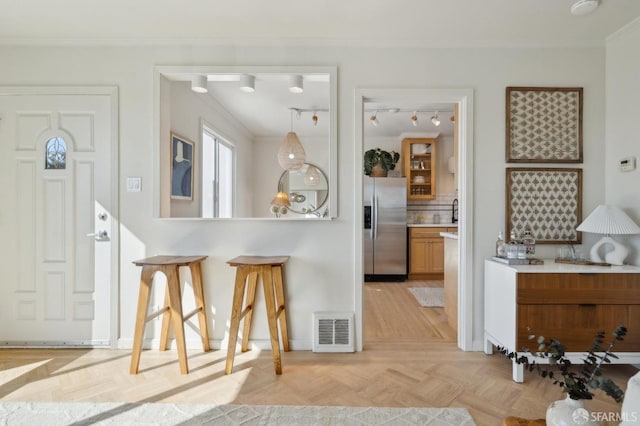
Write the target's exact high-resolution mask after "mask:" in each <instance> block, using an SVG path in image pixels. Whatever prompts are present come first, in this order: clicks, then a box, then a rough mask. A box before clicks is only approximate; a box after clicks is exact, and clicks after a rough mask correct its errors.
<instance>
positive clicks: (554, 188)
mask: <svg viewBox="0 0 640 426" xmlns="http://www.w3.org/2000/svg"><path fill="white" fill-rule="evenodd" d="M506 222H507V223H506V232H507V234H506V235H507V236H509V235H510V234H511V230H513V229H515V230H516V232H517V234H518V235H522V234H523V233H524V231H525V230H527V229H528V230H530V231H531V233H532V236H533V237H534V238H535V239H536V242H537V243H542V244H581V243H582V233H581V232H579V231H577V230H576V228H577V227H578V225H579V224H580V223H582V169H580V168H542V167H541V168H527V167H521V168H518V167H509V168H507V169H506Z"/></svg>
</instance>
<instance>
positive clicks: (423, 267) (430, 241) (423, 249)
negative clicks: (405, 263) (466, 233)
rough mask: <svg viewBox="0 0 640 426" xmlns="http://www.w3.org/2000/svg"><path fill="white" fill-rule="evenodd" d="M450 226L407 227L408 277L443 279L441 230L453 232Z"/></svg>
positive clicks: (413, 278) (415, 278)
mask: <svg viewBox="0 0 640 426" xmlns="http://www.w3.org/2000/svg"><path fill="white" fill-rule="evenodd" d="M455 231H457V228H450V227H436V226H433V227H431V226H430V227H411V228H409V279H410V280H420V279H431V280H441V279H444V238H443V237H441V236H440V233H441V232H455Z"/></svg>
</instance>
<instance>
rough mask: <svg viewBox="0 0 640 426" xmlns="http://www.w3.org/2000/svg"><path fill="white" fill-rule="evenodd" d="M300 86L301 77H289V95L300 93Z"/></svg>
mask: <svg viewBox="0 0 640 426" xmlns="http://www.w3.org/2000/svg"><path fill="white" fill-rule="evenodd" d="M302 84H303V83H302V76H301V75H300V74H294V75H292V76H291V77H289V91H290V92H291V93H302V92H303V91H304V87H303V85H302Z"/></svg>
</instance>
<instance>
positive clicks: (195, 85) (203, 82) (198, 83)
mask: <svg viewBox="0 0 640 426" xmlns="http://www.w3.org/2000/svg"><path fill="white" fill-rule="evenodd" d="M191 90H193V91H194V92H196V93H207V92H208V91H209V89H207V76H206V75H202V74H197V75H194V76H193V77H191Z"/></svg>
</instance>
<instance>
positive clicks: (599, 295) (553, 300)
mask: <svg viewBox="0 0 640 426" xmlns="http://www.w3.org/2000/svg"><path fill="white" fill-rule="evenodd" d="M517 303H519V304H538V303H540V304H590V303H591V304H623V305H640V275H638V274H616V273H613V274H609V273H606V274H597V273H596V274H573V273H570V274H562V273H545V274H539V273H533V274H527V273H521V274H518V295H517Z"/></svg>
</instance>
